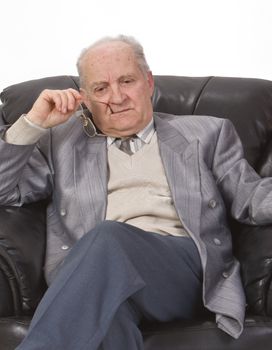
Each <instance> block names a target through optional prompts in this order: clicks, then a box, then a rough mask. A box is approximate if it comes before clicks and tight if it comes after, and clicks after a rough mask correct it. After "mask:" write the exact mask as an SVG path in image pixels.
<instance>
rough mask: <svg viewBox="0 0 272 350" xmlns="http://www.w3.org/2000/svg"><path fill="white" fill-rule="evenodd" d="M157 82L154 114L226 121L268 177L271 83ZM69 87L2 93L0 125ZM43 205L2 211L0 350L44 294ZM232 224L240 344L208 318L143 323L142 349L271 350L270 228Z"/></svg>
mask: <svg viewBox="0 0 272 350" xmlns="http://www.w3.org/2000/svg"><path fill="white" fill-rule="evenodd" d="M155 81H156V89H155V93H154V96H153V103H154V109H155V110H156V111H160V112H168V113H172V114H204V115H214V116H218V117H223V118H229V119H231V120H232V122H233V123H234V125H235V127H236V129H237V131H238V133H239V135H240V137H241V139H242V142H243V145H244V148H245V157H246V158H247V160H248V161H249V162H250V163H251V165H252V166H253V167H254V168H255V169H256V171H257V172H259V173H260V175H261V176H270V175H272V82H270V81H267V80H261V79H243V78H221V77H201V78H192V77H174V76H156V77H155ZM68 87H73V88H78V78H77V77H73V76H59V77H51V78H44V79H39V80H34V81H29V82H25V83H21V84H17V85H13V86H11V87H9V88H7V89H5V90H4V91H3V92H2V94H1V100H2V105H1V106H0V118H1V119H2V123H5V124H6V123H12V122H14V121H15V120H16V119H17V118H18V117H19V116H20V115H21V114H22V113H26V112H28V110H29V109H30V107H31V105H32V103H33V102H34V100H35V99H36V97H37V96H38V94H39V93H40V91H41V90H43V89H44V88H58V89H62V88H68ZM45 206H46V202H40V203H35V204H32V205H27V206H24V207H22V208H12V207H0V349H1V350H12V349H14V348H15V346H16V345H17V344H18V343H19V342H20V341H21V340H22V338H23V337H24V335H25V334H26V331H27V328H28V325H29V321H30V319H31V315H32V314H33V312H34V310H35V308H36V306H37V304H38V302H39V300H40V299H41V297H42V295H43V293H44V291H45V290H46V283H45V281H44V279H43V261H44V252H45V238H46V233H45V215H44V214H45ZM230 224H231V226H232V232H233V242H234V254H236V256H237V257H238V259H239V260H240V262H241V268H242V277H243V283H244V286H245V290H246V296H247V303H248V307H247V313H246V315H247V316H246V321H245V330H244V333H243V334H242V336H241V337H240V338H239V339H238V340H234V339H232V338H231V337H229V336H228V335H226V334H224V333H223V332H222V331H220V330H218V329H217V328H216V325H215V322H214V319H213V317H212V318H207V319H203V320H201V319H199V320H197V321H195V322H172V323H167V324H155V323H153V324H144V325H142V331H143V334H144V338H145V349H146V350H185V349H186V350H189V349H190V350H212V349H214V350H224V349H228V350H232V349H239V350H251V349H252V350H253V349H254V350H256V349H259V350H261V349H270V348H271V346H272V345H271V344H272V225H271V226H262V227H257V226H256V227H253V226H245V225H241V224H238V223H236V222H232V221H231V220H230ZM58 350H64V349H58ZM120 350H121V349H120ZM122 350H123V349H122ZM124 350H125V349H124ZM126 350H129V349H126Z"/></svg>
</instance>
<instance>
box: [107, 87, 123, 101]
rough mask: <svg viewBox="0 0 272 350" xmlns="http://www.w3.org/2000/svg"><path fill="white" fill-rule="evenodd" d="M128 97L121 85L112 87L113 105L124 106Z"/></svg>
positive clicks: (111, 97) (111, 99) (111, 98)
mask: <svg viewBox="0 0 272 350" xmlns="http://www.w3.org/2000/svg"><path fill="white" fill-rule="evenodd" d="M125 99H126V96H125V94H124V92H123V91H122V89H121V88H120V86H119V85H115V86H112V87H111V95H110V98H109V103H110V104H111V103H112V104H122V103H123V102H124V100H125Z"/></svg>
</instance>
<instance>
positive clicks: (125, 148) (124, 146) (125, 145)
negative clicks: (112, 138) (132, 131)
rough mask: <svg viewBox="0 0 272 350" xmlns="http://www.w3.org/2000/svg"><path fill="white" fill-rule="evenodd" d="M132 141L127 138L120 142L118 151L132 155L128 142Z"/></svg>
mask: <svg viewBox="0 0 272 350" xmlns="http://www.w3.org/2000/svg"><path fill="white" fill-rule="evenodd" d="M131 139H132V137H128V138H126V139H124V140H121V144H120V146H119V149H120V150H121V151H123V152H125V153H127V154H129V155H132V154H133V152H132V150H131V147H130V140H131Z"/></svg>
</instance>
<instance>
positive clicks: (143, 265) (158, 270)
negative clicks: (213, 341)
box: [17, 221, 204, 350]
mask: <svg viewBox="0 0 272 350" xmlns="http://www.w3.org/2000/svg"><path fill="white" fill-rule="evenodd" d="M203 310H204V307H203V304H202V268H201V263H200V258H199V255H198V251H197V248H196V246H195V244H194V243H193V241H192V239H190V238H186V237H173V236H161V235H159V234H156V233H150V232H145V231H143V230H141V229H138V228H136V227H133V226H131V225H127V224H124V223H119V222H114V221H105V222H103V223H101V224H99V225H98V226H97V227H95V229H93V230H91V231H90V232H89V233H88V234H86V235H85V236H84V237H83V238H82V239H81V240H79V241H78V242H77V243H76V244H75V246H74V247H73V248H72V249H71V252H70V253H69V255H68V256H67V258H66V259H65V261H64V263H63V265H62V267H61V269H60V270H59V272H58V274H57V276H56V277H55V279H54V281H53V283H52V284H51V286H50V287H49V288H48V290H47V292H46V293H45V296H44V298H43V299H42V301H41V303H40V304H39V306H38V308H37V310H36V313H35V315H34V317H33V320H32V322H31V325H30V329H29V332H28V335H27V336H26V338H25V339H24V341H23V342H22V344H21V345H20V346H19V347H18V348H17V350H64V349H65V350H121V349H122V350H140V349H143V339H142V335H141V332H140V330H139V328H138V325H139V323H140V322H141V321H142V320H143V319H147V320H157V321H161V322H165V321H170V320H176V319H193V318H197V317H199V315H200V313H202V312H203Z"/></svg>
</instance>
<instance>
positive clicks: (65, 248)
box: [61, 244, 70, 250]
mask: <svg viewBox="0 0 272 350" xmlns="http://www.w3.org/2000/svg"><path fill="white" fill-rule="evenodd" d="M69 248H70V247H69V246H68V245H67V244H63V245H62V246H61V249H62V250H68V249H69Z"/></svg>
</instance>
